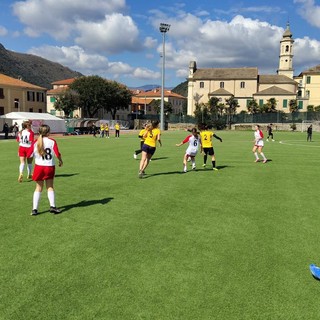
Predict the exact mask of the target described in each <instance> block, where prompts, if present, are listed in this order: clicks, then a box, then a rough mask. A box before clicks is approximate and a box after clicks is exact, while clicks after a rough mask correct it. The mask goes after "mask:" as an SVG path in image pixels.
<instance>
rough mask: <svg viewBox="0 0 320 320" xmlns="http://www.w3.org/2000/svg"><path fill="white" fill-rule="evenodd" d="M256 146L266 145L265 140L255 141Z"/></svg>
mask: <svg viewBox="0 0 320 320" xmlns="http://www.w3.org/2000/svg"><path fill="white" fill-rule="evenodd" d="M255 146H256V147H263V146H264V142H263V140H262V139H261V140H259V141H257V142H256V143H255Z"/></svg>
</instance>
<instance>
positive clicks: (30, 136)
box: [17, 121, 34, 182]
mask: <svg viewBox="0 0 320 320" xmlns="http://www.w3.org/2000/svg"><path fill="white" fill-rule="evenodd" d="M17 141H18V142H19V150H18V155H19V158H20V165H19V178H18V181H19V182H22V179H23V170H24V167H25V164H27V173H28V179H31V178H32V176H31V172H32V157H30V158H28V157H27V154H28V153H29V150H30V148H31V145H32V143H33V141H34V132H33V131H32V130H31V122H30V121H24V122H23V123H22V130H21V131H20V132H19V133H18V135H17Z"/></svg>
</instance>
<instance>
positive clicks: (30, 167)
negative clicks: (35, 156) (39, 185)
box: [27, 163, 32, 176]
mask: <svg viewBox="0 0 320 320" xmlns="http://www.w3.org/2000/svg"><path fill="white" fill-rule="evenodd" d="M27 171H28V176H30V175H31V172H32V164H31V163H28V167H27Z"/></svg>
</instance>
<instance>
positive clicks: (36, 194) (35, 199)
mask: <svg viewBox="0 0 320 320" xmlns="http://www.w3.org/2000/svg"><path fill="white" fill-rule="evenodd" d="M40 197H41V192H39V191H35V192H34V193H33V210H38V205H39V200H40Z"/></svg>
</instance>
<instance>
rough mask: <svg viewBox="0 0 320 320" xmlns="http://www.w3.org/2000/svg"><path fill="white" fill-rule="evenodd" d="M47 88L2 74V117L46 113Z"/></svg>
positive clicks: (0, 99) (0, 84)
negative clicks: (10, 113) (22, 113)
mask: <svg viewBox="0 0 320 320" xmlns="http://www.w3.org/2000/svg"><path fill="white" fill-rule="evenodd" d="M46 91H47V89H46V88H42V87H39V86H36V85H33V84H31V83H28V82H25V81H23V80H20V79H15V78H11V77H9V76H6V75H4V74H0V115H4V114H7V113H9V112H37V113H38V112H39V113H43V112H46Z"/></svg>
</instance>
